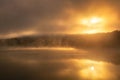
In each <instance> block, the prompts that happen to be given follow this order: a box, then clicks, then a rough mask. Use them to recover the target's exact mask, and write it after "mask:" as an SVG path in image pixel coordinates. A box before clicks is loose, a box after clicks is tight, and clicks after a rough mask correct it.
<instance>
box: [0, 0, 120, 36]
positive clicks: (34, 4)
mask: <svg viewBox="0 0 120 80" xmlns="http://www.w3.org/2000/svg"><path fill="white" fill-rule="evenodd" d="M119 5H120V0H0V37H2V36H4V35H6V36H7V35H10V34H16V36H17V35H18V36H19V35H24V34H23V33H25V35H26V33H27V34H28V33H29V32H31V33H30V35H31V34H32V33H33V34H54V33H55V34H56V33H58V34H66V33H67V34H73V33H74V34H80V33H97V32H109V31H113V30H119V29H120V25H119V23H120V6H119ZM95 18H96V20H98V19H101V20H98V21H97V23H94V24H92V25H91V23H90V22H91V21H92V20H93V21H94V20H95ZM83 21H86V22H88V23H86V24H82V22H83ZM95 22H96V21H95ZM18 33H19V34H18Z"/></svg>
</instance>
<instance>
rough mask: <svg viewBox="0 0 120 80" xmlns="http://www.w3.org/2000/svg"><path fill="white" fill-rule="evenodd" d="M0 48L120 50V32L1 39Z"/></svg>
mask: <svg viewBox="0 0 120 80" xmlns="http://www.w3.org/2000/svg"><path fill="white" fill-rule="evenodd" d="M0 47H73V48H120V31H118V30H116V31H113V32H109V33H98V34H91V35H89V34H84V35H82V34H80V35H78V34H76V35H75V34H74V35H72V34H71V35H68V34H67V35H60V34H59V35H40V36H24V37H18V38H11V39H0Z"/></svg>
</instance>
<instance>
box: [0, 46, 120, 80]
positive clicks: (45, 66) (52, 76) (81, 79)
mask: <svg viewBox="0 0 120 80" xmlns="http://www.w3.org/2000/svg"><path fill="white" fill-rule="evenodd" d="M119 52H120V51H119V50H84V49H73V48H61V47H57V48H55V47H54V48H48V47H47V48H45V47H44V48H15V49H13V48H9V49H6V50H5V49H4V50H0V72H1V73H0V80H8V79H9V80H119V79H120V62H119V61H120V60H119V54H117V53H119Z"/></svg>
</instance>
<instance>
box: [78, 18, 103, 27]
mask: <svg viewBox="0 0 120 80" xmlns="http://www.w3.org/2000/svg"><path fill="white" fill-rule="evenodd" d="M80 23H82V24H83V25H87V26H89V25H91V26H94V25H95V26H96V25H98V24H102V23H103V19H102V18H98V17H92V18H90V19H83V20H82V21H81V22H80Z"/></svg>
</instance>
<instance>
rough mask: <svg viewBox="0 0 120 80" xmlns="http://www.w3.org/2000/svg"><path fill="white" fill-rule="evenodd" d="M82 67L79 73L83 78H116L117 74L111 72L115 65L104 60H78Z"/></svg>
mask: <svg viewBox="0 0 120 80" xmlns="http://www.w3.org/2000/svg"><path fill="white" fill-rule="evenodd" d="M76 64H77V65H78V66H79V67H80V69H79V71H78V75H79V76H80V78H82V79H85V80H86V79H88V80H109V79H114V80H116V77H115V74H114V73H111V70H110V69H111V68H114V65H112V64H111V63H107V62H102V61H100V62H99V61H92V60H77V63H76Z"/></svg>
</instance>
